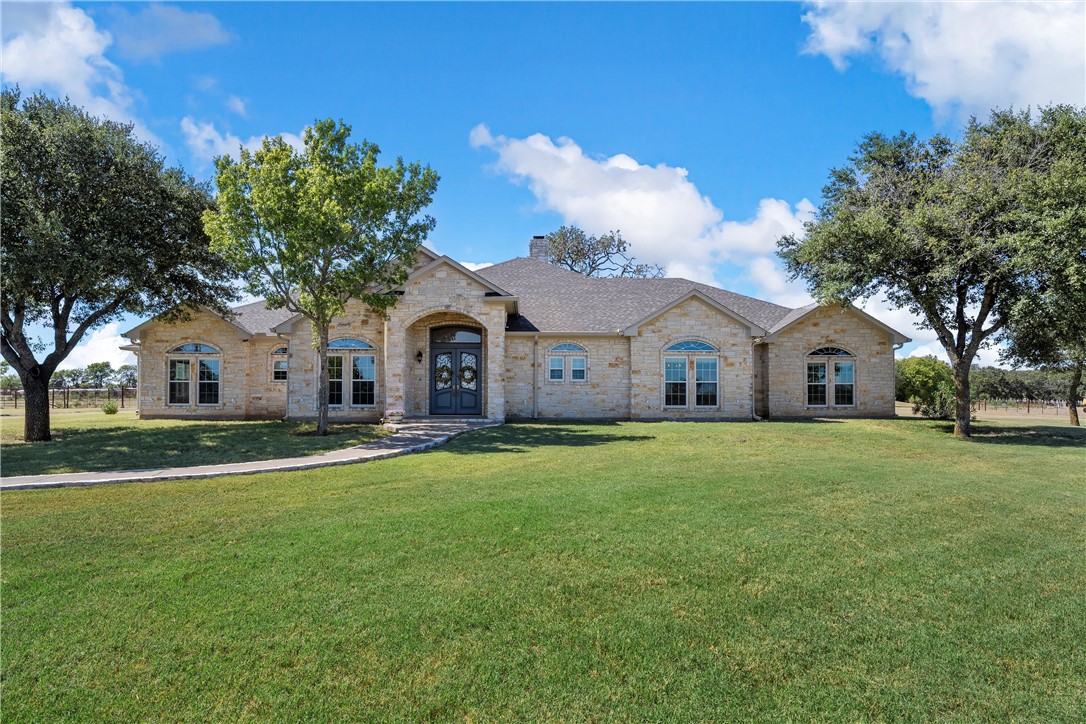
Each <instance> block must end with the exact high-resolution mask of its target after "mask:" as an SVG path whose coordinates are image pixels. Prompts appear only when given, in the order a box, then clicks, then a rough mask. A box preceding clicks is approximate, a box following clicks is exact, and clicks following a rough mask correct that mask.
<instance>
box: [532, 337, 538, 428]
mask: <svg viewBox="0 0 1086 724" xmlns="http://www.w3.org/2000/svg"><path fill="white" fill-rule="evenodd" d="M538 417H539V335H538V334H537V335H535V337H533V338H532V419H533V420H535V419H536V418H538Z"/></svg>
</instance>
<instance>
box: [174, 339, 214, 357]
mask: <svg viewBox="0 0 1086 724" xmlns="http://www.w3.org/2000/svg"><path fill="white" fill-rule="evenodd" d="M170 354H219V350H217V349H215V348H214V347H212V346H211V345H210V344H202V343H200V342H186V343H185V344H179V345H177V346H176V347H174V348H173V349H171V350H170Z"/></svg>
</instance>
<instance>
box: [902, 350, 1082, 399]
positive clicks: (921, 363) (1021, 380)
mask: <svg viewBox="0 0 1086 724" xmlns="http://www.w3.org/2000/svg"><path fill="white" fill-rule="evenodd" d="M895 367H896V385H895V392H896V394H895V396H896V397H897V399H898V400H900V401H902V402H914V403H916V402H921V403H926V402H931V401H932V400H934V398H935V397H936V395H937V394H938V393H939V392H940V391H941V390H946V389H947V388H948V387H953V384H954V377H953V372H952V370H951V368H950V365H948V364H947V363H946V362H943V361H941V360H938V359H936V358H935V357H931V356H928V357H910V358H908V359H899V360H897V363H896V366H895ZM1073 374H1074V370H1073V369H1070V368H1062V369H1061V368H1045V369H1030V370H1025V369H1020V370H1012V369H1003V368H1001V367H981V366H979V365H973V367H972V369H971V370H970V372H969V375H970V378H971V380H972V383H971V385H970V401H971V402H974V403H976V402H978V401H980V400H985V399H987V400H1030V401H1033V402H1052V401H1056V400H1059V401H1060V402H1066V401H1067V394H1068V388H1069V386H1070V384H1071V378H1072V376H1073Z"/></svg>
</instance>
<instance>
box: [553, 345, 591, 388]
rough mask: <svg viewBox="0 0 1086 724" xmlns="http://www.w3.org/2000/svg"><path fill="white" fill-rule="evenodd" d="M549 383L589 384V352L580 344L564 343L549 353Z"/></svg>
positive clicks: (554, 347)
mask: <svg viewBox="0 0 1086 724" xmlns="http://www.w3.org/2000/svg"><path fill="white" fill-rule="evenodd" d="M547 381H548V382H566V381H569V382H587V381H588V350H587V349H585V348H584V347H582V346H581V345H579V344H574V343H572V342H563V343H561V344H556V345H554V346H553V347H551V348H550V349H549V350H548V351H547Z"/></svg>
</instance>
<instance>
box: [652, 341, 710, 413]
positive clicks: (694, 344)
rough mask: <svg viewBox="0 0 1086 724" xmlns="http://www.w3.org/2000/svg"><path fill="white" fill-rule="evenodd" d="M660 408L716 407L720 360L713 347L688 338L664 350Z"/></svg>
mask: <svg viewBox="0 0 1086 724" xmlns="http://www.w3.org/2000/svg"><path fill="white" fill-rule="evenodd" d="M691 378H693V380H692V381H693V383H694V384H693V385H691V384H690V382H691ZM664 407H669V408H691V407H693V408H700V409H716V408H719V407H720V357H719V355H718V351H717V348H716V347H714V346H713V345H711V344H709V343H708V342H702V341H701V340H696V339H690V340H684V341H682V342H676V343H675V344H672V345H671V346H669V347H668V348H667V349H666V350H664Z"/></svg>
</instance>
